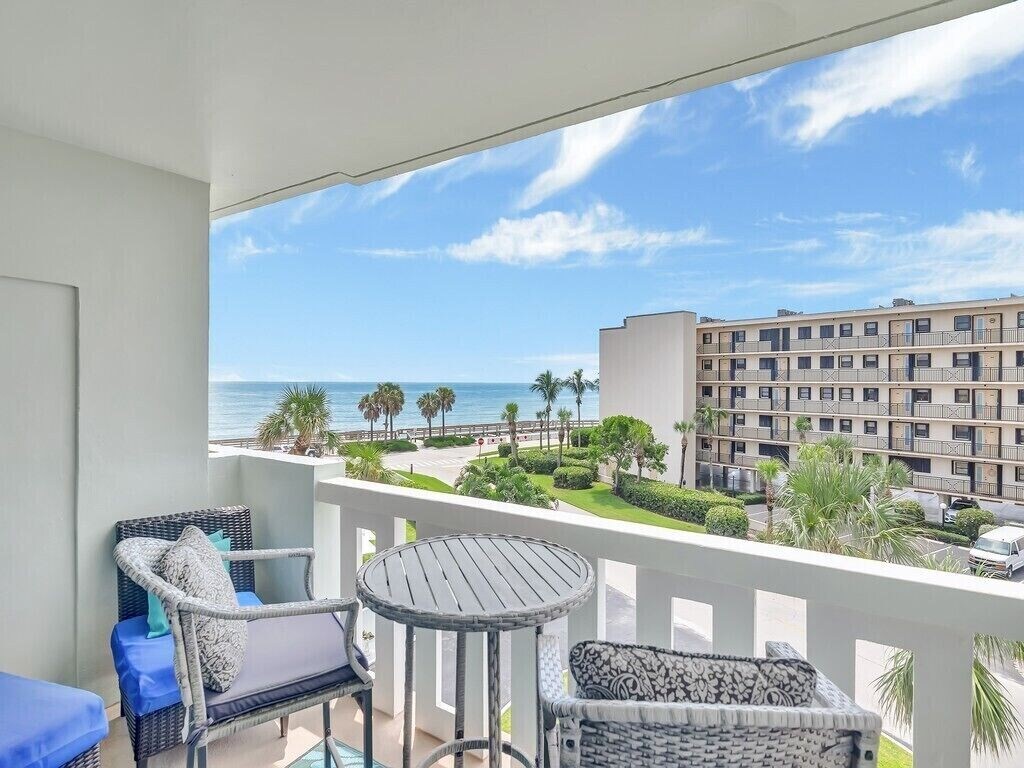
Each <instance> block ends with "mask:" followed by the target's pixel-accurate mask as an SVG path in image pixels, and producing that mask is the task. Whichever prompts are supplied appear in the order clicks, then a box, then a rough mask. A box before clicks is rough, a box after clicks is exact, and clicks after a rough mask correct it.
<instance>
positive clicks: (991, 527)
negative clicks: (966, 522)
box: [978, 523, 999, 536]
mask: <svg viewBox="0 0 1024 768" xmlns="http://www.w3.org/2000/svg"><path fill="white" fill-rule="evenodd" d="M998 527H999V526H998V525H991V524H989V523H985V524H984V525H983V526H981V527H979V528H978V536H984V535H985V534H986V533H988V532H989V531H994V530H995V529H996V528H998Z"/></svg>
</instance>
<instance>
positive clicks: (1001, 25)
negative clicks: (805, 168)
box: [783, 3, 1024, 147]
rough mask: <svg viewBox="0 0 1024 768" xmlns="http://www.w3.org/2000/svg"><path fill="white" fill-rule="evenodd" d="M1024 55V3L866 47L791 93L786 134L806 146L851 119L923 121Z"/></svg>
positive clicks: (838, 59) (842, 56)
mask: <svg viewBox="0 0 1024 768" xmlns="http://www.w3.org/2000/svg"><path fill="white" fill-rule="evenodd" d="M1022 51H1024V3H1009V4H1008V5H1004V6H1001V7H999V8H995V9H992V10H990V11H984V12H981V13H975V14H972V15H970V16H965V17H963V18H960V19H956V20H954V21H949V22H946V23H945V24H939V25H936V26H932V27H927V28H925V29H920V30H916V31H913V32H908V33H906V34H903V35H899V36H897V37H893V38H889V39H887V40H882V41H881V42H877V43H872V44H870V45H865V46H862V47H860V48H855V49H853V50H850V51H847V52H845V53H842V54H839V55H838V56H836V57H835V59H834V61H833V63H831V64H829V65H828V66H826V68H825V69H824V70H823V71H821V72H819V73H818V74H817V75H816V76H815V77H813V78H812V79H811V80H810V81H809V82H807V83H805V84H803V85H802V86H801V87H799V88H797V90H796V91H795V92H794V93H792V95H791V96H790V97H789V99H788V101H787V102H786V105H785V106H786V110H785V111H786V113H787V114H785V115H784V116H785V117H786V118H788V119H789V120H790V121H795V122H793V123H792V124H791V126H790V127H789V128H788V130H787V129H784V131H783V132H784V135H785V136H786V138H787V139H789V140H790V141H792V142H793V143H795V144H798V145H800V146H803V147H811V146H813V145H815V144H817V143H818V142H820V141H822V140H824V139H826V138H827V137H828V136H829V135H830V134H832V133H833V131H835V130H836V129H837V128H839V127H840V126H841V125H842V124H843V123H844V122H846V121H847V120H850V119H853V118H856V117H860V116H862V115H867V114H872V113H875V112H879V111H881V110H891V111H892V112H893V113H894V114H898V115H922V114H924V113H926V112H928V111H930V110H933V109H936V108H938V107H942V106H943V105H946V104H948V103H950V102H952V101H954V100H956V99H958V98H960V97H961V96H962V95H963V93H964V90H965V86H966V85H967V83H968V82H969V81H971V80H972V79H973V78H975V77H977V76H978V75H981V74H984V73H986V72H991V71H993V70H996V69H998V68H1000V67H1002V66H1004V65H1005V64H1007V63H1008V62H1009V61H1011V60H1012V59H1013V58H1015V57H1016V56H1018V55H1019V54H1020V53H1021V52H1022Z"/></svg>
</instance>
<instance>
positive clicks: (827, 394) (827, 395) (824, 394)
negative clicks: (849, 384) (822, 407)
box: [819, 387, 835, 400]
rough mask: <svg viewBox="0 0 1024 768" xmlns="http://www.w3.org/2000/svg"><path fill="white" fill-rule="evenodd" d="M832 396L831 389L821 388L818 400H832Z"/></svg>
mask: <svg viewBox="0 0 1024 768" xmlns="http://www.w3.org/2000/svg"><path fill="white" fill-rule="evenodd" d="M832 395H833V390H832V387H822V388H821V389H820V390H819V399H820V400H834V399H835V398H834V397H833V396H832Z"/></svg>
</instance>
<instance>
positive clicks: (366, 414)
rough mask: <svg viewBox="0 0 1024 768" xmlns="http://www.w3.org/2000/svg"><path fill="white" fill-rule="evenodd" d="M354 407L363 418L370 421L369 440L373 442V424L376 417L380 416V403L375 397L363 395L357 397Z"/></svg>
mask: <svg viewBox="0 0 1024 768" xmlns="http://www.w3.org/2000/svg"><path fill="white" fill-rule="evenodd" d="M356 408H358V409H359V412H360V413H361V414H362V415H363V418H364V419H366V420H367V421H368V422H370V442H371V443H372V442H373V424H374V422H375V421H377V419H379V418H380V415H381V410H380V403H379V402H377V398H375V397H374V396H373V395H372V394H371V395H363V396H362V397H361V398H359V402H358V403H357V404H356Z"/></svg>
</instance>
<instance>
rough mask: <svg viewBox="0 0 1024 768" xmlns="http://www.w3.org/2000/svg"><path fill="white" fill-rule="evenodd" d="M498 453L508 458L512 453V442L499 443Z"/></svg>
mask: <svg viewBox="0 0 1024 768" xmlns="http://www.w3.org/2000/svg"><path fill="white" fill-rule="evenodd" d="M498 455H499V456H501V458H503V459H507V458H508V457H509V456H511V455H512V443H499V444H498Z"/></svg>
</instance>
